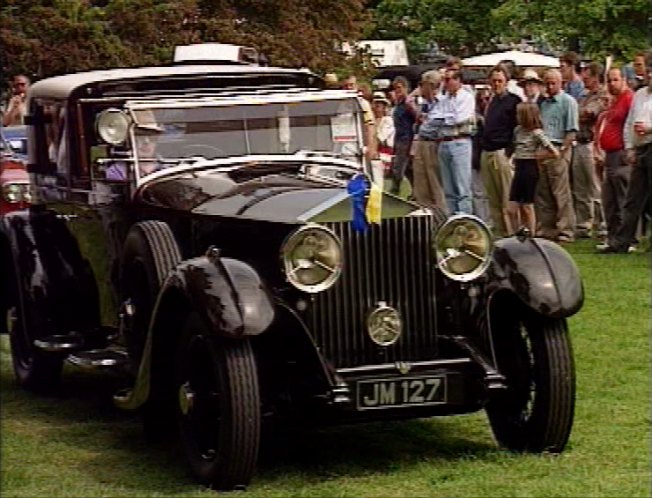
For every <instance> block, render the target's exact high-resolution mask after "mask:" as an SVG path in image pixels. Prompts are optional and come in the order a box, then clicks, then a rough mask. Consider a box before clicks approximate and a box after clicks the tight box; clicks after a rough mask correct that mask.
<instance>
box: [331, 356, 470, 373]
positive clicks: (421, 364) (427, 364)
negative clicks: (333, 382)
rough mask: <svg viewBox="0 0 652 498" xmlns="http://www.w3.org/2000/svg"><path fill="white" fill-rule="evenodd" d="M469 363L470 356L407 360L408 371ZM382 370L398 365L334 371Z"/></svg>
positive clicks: (394, 368) (384, 364)
mask: <svg viewBox="0 0 652 498" xmlns="http://www.w3.org/2000/svg"><path fill="white" fill-rule="evenodd" d="M465 363H466V364H471V363H473V361H472V360H471V358H451V359H445V360H433V361H413V362H409V364H410V367H411V368H410V373H412V372H414V370H415V369H417V368H418V369H420V370H423V369H427V368H431V367H445V366H447V365H462V364H465ZM383 370H396V371H398V365H397V364H396V363H382V364H380V365H363V366H361V367H349V368H338V369H337V370H336V371H337V373H338V374H339V375H343V376H347V375H350V374H356V373H369V372H372V373H373V372H376V371H383Z"/></svg>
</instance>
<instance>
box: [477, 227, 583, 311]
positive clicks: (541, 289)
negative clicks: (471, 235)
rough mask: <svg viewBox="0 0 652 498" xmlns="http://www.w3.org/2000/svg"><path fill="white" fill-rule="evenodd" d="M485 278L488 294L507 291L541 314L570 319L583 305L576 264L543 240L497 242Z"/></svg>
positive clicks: (516, 239) (579, 277) (557, 247)
mask: <svg viewBox="0 0 652 498" xmlns="http://www.w3.org/2000/svg"><path fill="white" fill-rule="evenodd" d="M487 275H488V281H489V287H490V293H493V292H495V291H497V290H501V289H507V290H510V291H512V292H513V293H514V294H515V295H516V296H517V297H518V298H519V299H520V300H521V301H522V302H523V303H524V304H525V305H527V306H528V307H529V308H531V309H532V310H534V311H535V312H537V313H539V314H541V315H545V316H549V317H552V318H564V317H567V316H571V315H573V314H575V313H577V311H579V309H580V308H581V307H582V304H583V302H584V287H583V284H582V278H581V276H580V272H579V270H578V268H577V266H576V265H575V262H574V261H573V259H572V258H571V257H570V255H569V254H568V253H567V252H566V251H565V250H564V249H563V248H561V247H560V246H559V245H557V244H555V243H554V242H550V241H548V240H545V239H539V238H520V237H510V238H505V239H501V240H498V241H497V242H496V245H495V249H494V257H493V262H492V264H491V266H490V267H489V271H488V273H487Z"/></svg>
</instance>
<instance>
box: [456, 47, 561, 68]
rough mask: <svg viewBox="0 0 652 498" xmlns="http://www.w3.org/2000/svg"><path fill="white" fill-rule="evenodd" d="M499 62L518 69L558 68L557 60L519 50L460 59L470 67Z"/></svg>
mask: <svg viewBox="0 0 652 498" xmlns="http://www.w3.org/2000/svg"><path fill="white" fill-rule="evenodd" d="M501 61H514V64H516V65H517V66H519V67H528V66H533V67H559V59H557V57H551V56H549V55H543V54H537V53H536V52H521V51H520V50H508V51H506V52H494V53H493V54H484V55H476V56H474V57H467V58H466V59H462V64H464V65H465V66H467V67H472V66H495V65H496V64H498V63H499V62H501Z"/></svg>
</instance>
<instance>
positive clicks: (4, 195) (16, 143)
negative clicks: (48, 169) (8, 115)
mask: <svg viewBox="0 0 652 498" xmlns="http://www.w3.org/2000/svg"><path fill="white" fill-rule="evenodd" d="M26 166H27V129H26V128H25V127H24V126H11V127H0V216H2V215H4V214H6V213H8V212H10V211H15V210H17V209H25V208H26V207H27V206H28V205H29V203H30V202H31V200H32V195H31V188H30V185H29V175H28V174H27V169H26Z"/></svg>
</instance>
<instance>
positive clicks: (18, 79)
mask: <svg viewBox="0 0 652 498" xmlns="http://www.w3.org/2000/svg"><path fill="white" fill-rule="evenodd" d="M28 88H29V78H28V77H27V76H25V75H24V74H17V75H16V76H14V79H13V81H12V83H11V91H12V96H11V98H10V99H9V102H7V106H6V107H5V112H4V114H3V115H2V126H15V125H21V124H23V119H24V117H25V114H27V107H26V105H25V96H26V95H27V89H28Z"/></svg>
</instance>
